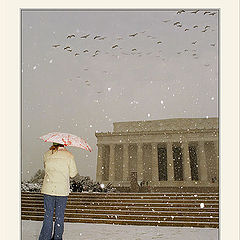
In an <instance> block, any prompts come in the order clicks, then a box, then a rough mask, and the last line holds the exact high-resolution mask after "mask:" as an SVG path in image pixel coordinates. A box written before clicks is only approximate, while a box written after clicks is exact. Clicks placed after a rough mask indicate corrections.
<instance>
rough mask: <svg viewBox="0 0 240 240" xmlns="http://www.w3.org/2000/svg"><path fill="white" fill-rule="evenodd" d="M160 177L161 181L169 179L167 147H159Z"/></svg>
mask: <svg viewBox="0 0 240 240" xmlns="http://www.w3.org/2000/svg"><path fill="white" fill-rule="evenodd" d="M158 178H159V181H167V149H166V148H165V147H160V148H158Z"/></svg>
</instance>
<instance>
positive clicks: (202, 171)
mask: <svg viewBox="0 0 240 240" xmlns="http://www.w3.org/2000/svg"><path fill="white" fill-rule="evenodd" d="M198 154H199V158H198V159H199V160H198V166H199V167H198V169H199V178H200V180H201V181H202V182H207V180H208V174H207V162H206V156H205V150H204V142H203V141H199V142H198Z"/></svg>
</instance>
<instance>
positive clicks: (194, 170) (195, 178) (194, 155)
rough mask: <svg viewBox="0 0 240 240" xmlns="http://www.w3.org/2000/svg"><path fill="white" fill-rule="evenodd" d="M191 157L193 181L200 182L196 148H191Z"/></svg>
mask: <svg viewBox="0 0 240 240" xmlns="http://www.w3.org/2000/svg"><path fill="white" fill-rule="evenodd" d="M189 157H190V166H191V174H192V180H193V181H198V163H197V149H196V147H195V146H189Z"/></svg>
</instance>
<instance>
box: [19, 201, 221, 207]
mask: <svg viewBox="0 0 240 240" xmlns="http://www.w3.org/2000/svg"><path fill="white" fill-rule="evenodd" d="M26 204H31V205H32V206H37V205H39V204H43V202H39V203H36V202H35V201H32V202H28V201H22V205H23V206H25V205H26ZM68 205H69V206H78V205H84V206H93V205H94V206H136V207H143V206H144V207H169V206H171V207H196V208H201V207H200V204H199V203H194V202H192V203H191V202H190V203H189V202H187V203H174V202H173V203H172V202H169V203H167V202H163V203H159V202H157V203H145V202H142V203H139V202H79V204H78V202H68ZM204 207H205V208H218V203H216V204H210V203H204Z"/></svg>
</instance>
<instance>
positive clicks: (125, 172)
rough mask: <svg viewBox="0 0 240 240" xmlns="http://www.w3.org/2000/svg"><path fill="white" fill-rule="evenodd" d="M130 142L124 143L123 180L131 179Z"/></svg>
mask: <svg viewBox="0 0 240 240" xmlns="http://www.w3.org/2000/svg"><path fill="white" fill-rule="evenodd" d="M128 146H129V144H128V143H124V144H123V181H129V155H128Z"/></svg>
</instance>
